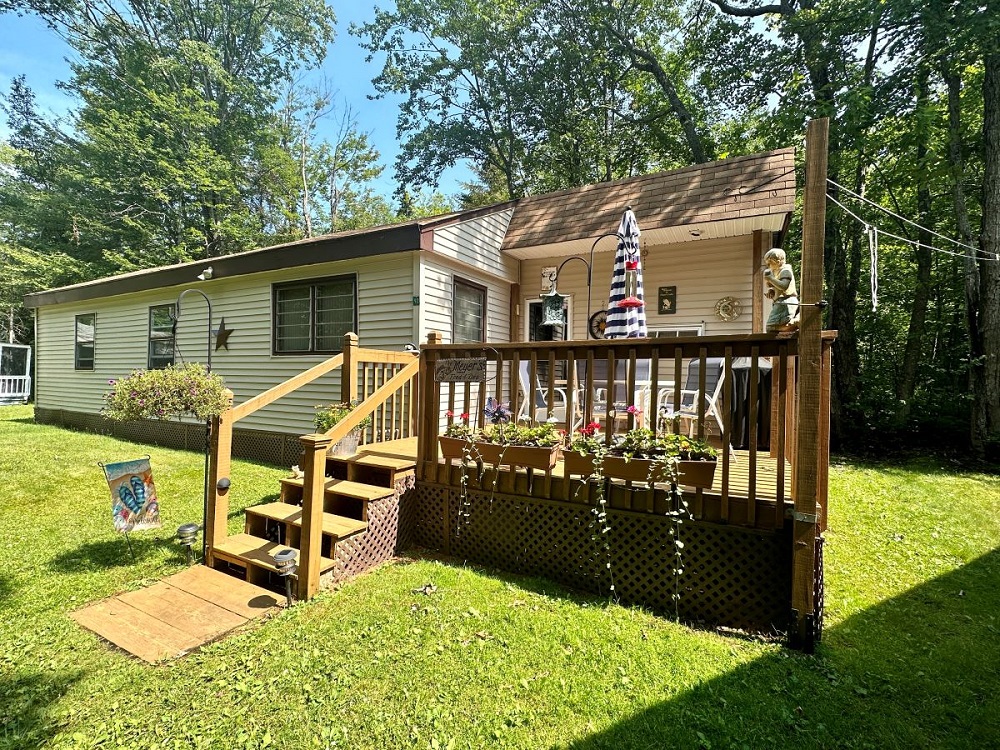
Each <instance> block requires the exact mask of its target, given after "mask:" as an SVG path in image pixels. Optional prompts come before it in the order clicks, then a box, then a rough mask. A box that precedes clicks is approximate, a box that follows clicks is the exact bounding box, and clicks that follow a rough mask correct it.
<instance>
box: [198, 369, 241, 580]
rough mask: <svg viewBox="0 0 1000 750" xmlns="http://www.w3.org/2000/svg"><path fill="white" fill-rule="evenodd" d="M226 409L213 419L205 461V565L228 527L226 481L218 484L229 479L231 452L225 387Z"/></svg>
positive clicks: (228, 395) (230, 405)
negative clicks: (208, 450)
mask: <svg viewBox="0 0 1000 750" xmlns="http://www.w3.org/2000/svg"><path fill="white" fill-rule="evenodd" d="M225 394H226V410H225V411H224V412H222V414H220V415H219V416H218V417H213V419H212V439H211V443H210V450H211V455H210V457H209V462H208V507H207V508H206V513H205V528H204V529H203V530H202V533H203V534H204V539H205V545H206V548H205V564H206V565H208V566H209V567H212V565H213V555H212V552H213V550H214V549H215V545H217V544H219V543H221V542H223V541H225V539H226V537H227V536H228V535H229V534H228V526H229V484H228V482H224V483H223V484H224V485H225V486H223V487H219V480H220V479H226V480H228V479H229V469H230V462H231V461H232V453H233V392H232V391H231V390H229V389H228V388H227V389H226V391H225Z"/></svg>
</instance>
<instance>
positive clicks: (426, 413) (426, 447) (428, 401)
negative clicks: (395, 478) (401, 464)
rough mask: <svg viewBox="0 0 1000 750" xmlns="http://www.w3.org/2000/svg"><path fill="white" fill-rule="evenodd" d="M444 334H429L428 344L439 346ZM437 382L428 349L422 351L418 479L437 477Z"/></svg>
mask: <svg viewBox="0 0 1000 750" xmlns="http://www.w3.org/2000/svg"><path fill="white" fill-rule="evenodd" d="M441 339H442V336H441V334H440V333H438V332H437V331H431V332H430V333H428V334H427V344H428V345H429V346H437V345H439V344H440V343H441ZM437 388H438V386H437V383H435V382H434V368H433V366H432V364H431V360H430V358H429V357H428V354H427V352H426V350H423V351H421V352H420V370H419V372H418V375H417V392H418V394H419V401H418V402H417V425H418V427H417V479H421V480H431V481H433V480H434V479H435V477H434V476H432V475H431V473H430V472H431V471H432V466H434V465H436V464H437V429H438V427H437V426H438V420H439V419H440V418H441V415H440V414H439V413H438V406H439V402H438V399H437V398H436V396H437Z"/></svg>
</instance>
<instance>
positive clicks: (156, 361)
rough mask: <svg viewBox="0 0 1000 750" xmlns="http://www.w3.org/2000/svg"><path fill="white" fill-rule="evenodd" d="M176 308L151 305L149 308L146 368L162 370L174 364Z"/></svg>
mask: <svg viewBox="0 0 1000 750" xmlns="http://www.w3.org/2000/svg"><path fill="white" fill-rule="evenodd" d="M175 310H176V306H175V305H173V304H170V305H153V307H151V308H149V350H148V353H147V357H146V367H147V369H150V370H162V369H163V368H164V367H169V366H170V365H172V364H173V363H174V313H175Z"/></svg>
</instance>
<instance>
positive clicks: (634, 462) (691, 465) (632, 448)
mask: <svg viewBox="0 0 1000 750" xmlns="http://www.w3.org/2000/svg"><path fill="white" fill-rule="evenodd" d="M598 430H599V425H597V424H596V423H593V424H591V425H588V426H587V427H581V428H580V429H578V430H577V434H576V435H574V437H573V441H572V442H571V443H570V446H569V451H568V452H567V454H566V472H567V473H568V474H590V473H591V471H592V468H591V467H592V463H593V460H594V459H593V456H594V455H595V454H597V455H600V453H602V452H603V453H604V456H603V460H602V461H601V465H602V467H603V473H604V476H608V477H613V478H615V479H627V480H629V481H633V482H647V483H652V482H672V483H673V482H676V483H677V484H685V485H688V486H690V487H711V486H712V482H713V480H714V478H715V468H716V465H717V458H718V454H717V453H716V450H715V448H713V447H712V446H710V445H708V444H707V443H705V442H703V441H700V440H695V439H694V438H689V437H687V436H686V435H676V434H673V433H667V434H664V435H658V434H657V433H655V432H653V431H652V430H649V429H646V428H644V427H636V428H634V429H631V430H629V431H628V432H625V433H624V434H622V435H616V436H614V438H613V439H612V440H611V442H610V443H609V444H607V445H605V441H604V438H603V436H600V434H599V431H598ZM672 464H676V476H674V473H673V472H674V469H673V466H672Z"/></svg>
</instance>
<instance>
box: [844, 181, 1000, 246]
mask: <svg viewBox="0 0 1000 750" xmlns="http://www.w3.org/2000/svg"><path fill="white" fill-rule="evenodd" d="M826 197H827V198H829V199H830V200H831V201H833V202H834V203H836V204H837V205H838V206H840V208H841V210H843V211H844V213H846V214H847V215H848V216H850V217H851V218H853V219H855V220H856V221H858V222H859V223H861V224H862V225H864V226H865V227H870V226H871V227H874V225H873V224H872V223H871V222H869V221H865V220H864V219H862V218H861V217H860V216H858V215H857V214H856V213H854V212H853V211H851V209H849V208H848V207H847V206H845V205H844V204H843V203H841V202H840V201H838V200H837V199H836V198H834V197H833V196H832V195H830V194H829V193H827V194H826ZM915 226H918V227H919V226H920V225H919V224H917V225H915ZM920 228H921V229H923V227H920ZM878 233H879V234H880V235H884V236H886V237H892V238H893V239H894V240H899V241H900V242H905V243H906V244H908V245H914V246H915V247H923V248H926V249H928V250H933V251H935V252H938V253H944V254H945V255H953V256H955V257H956V258H965V257H967V256H966V254H965V253H956V252H955V251H954V250H945V249H944V248H941V247H936V246H935V245H928V244H927V243H926V242H920V241H919V240H912V239H910V238H909V237H900V236H899V235H898V234H893V233H892V232H887V231H885V230H884V229H879V230H878ZM933 234H936V232H935V233H933ZM960 244H962V243H960ZM962 247H967V248H969V249H972V250H975V248H973V247H972V246H971V245H965V244H962ZM977 252H979V251H977ZM978 260H992V261H1000V254H997V253H994V254H992V255H991V254H983V255H982V256H980V257H979V258H978Z"/></svg>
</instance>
